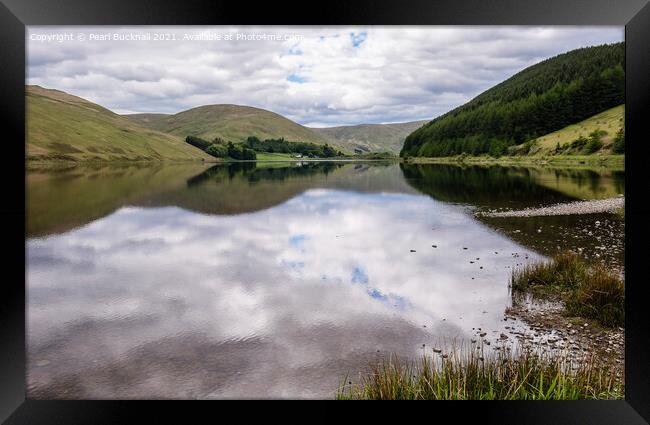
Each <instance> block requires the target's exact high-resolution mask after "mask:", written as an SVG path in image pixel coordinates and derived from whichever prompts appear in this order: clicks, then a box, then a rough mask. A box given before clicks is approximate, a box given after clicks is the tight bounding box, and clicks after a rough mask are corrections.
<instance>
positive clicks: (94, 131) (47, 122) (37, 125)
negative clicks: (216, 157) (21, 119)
mask: <svg viewBox="0 0 650 425" xmlns="http://www.w3.org/2000/svg"><path fill="white" fill-rule="evenodd" d="M26 113H27V115H26V121H27V158H28V159H30V160H69V161H134V160H135V161H150V160H158V161H164V160H202V159H211V158H212V157H210V156H208V155H207V154H205V153H204V152H203V151H201V150H200V149H197V148H195V147H193V146H190V145H188V144H186V143H184V142H183V140H182V139H180V138H179V137H176V136H172V135H169V134H164V133H161V132H158V131H154V130H151V129H149V128H146V127H143V126H141V125H139V124H138V123H136V122H135V121H133V120H129V119H127V118H124V117H123V116H121V115H118V114H115V113H113V112H111V111H110V110H108V109H106V108H104V107H101V106H99V105H97V104H95V103H92V102H89V101H87V100H85V99H82V98H80V97H77V96H73V95H70V94H68V93H65V92H62V91H60V90H52V89H46V88H43V87H40V86H26Z"/></svg>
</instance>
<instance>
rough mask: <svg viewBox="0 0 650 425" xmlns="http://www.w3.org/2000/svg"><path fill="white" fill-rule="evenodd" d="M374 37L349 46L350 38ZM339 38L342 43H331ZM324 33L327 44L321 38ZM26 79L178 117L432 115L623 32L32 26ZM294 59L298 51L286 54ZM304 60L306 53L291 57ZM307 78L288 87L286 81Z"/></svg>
mask: <svg viewBox="0 0 650 425" xmlns="http://www.w3.org/2000/svg"><path fill="white" fill-rule="evenodd" d="M206 30H209V31H212V32H214V33H221V34H224V33H237V32H247V33H273V34H296V33H297V34H300V35H301V36H302V37H303V38H302V39H301V40H289V41H275V40H262V41H180V40H177V41H175V42H154V41H104V42H89V41H87V40H86V41H84V42H81V41H70V42H63V43H58V42H53V43H44V42H38V41H34V40H30V35H31V34H39V33H44V32H48V33H54V32H56V31H59V32H63V31H67V32H73V33H75V34H79V33H83V34H86V35H87V34H90V33H91V32H95V33H96V32H117V33H129V32H135V33H144V32H147V31H150V32H152V33H153V32H156V33H161V32H175V33H177V34H178V35H179V36H181V35H182V34H183V33H189V34H198V33H201V32H203V31H206ZM361 31H366V32H367V34H368V35H367V38H366V39H365V41H364V42H363V43H362V44H361V45H360V46H359V48H356V49H355V48H353V46H352V41H351V38H350V37H348V36H347V34H348V33H350V32H355V33H359V32H361ZM335 34H340V35H341V36H339V37H330V36H333V35H335ZM321 35H324V36H327V37H326V38H325V39H323V40H321V38H320V37H321ZM27 38H28V75H29V80H28V82H29V83H31V84H40V85H43V86H45V87H51V88H57V89H61V90H65V91H68V92H70V93H72V94H75V95H78V96H81V97H84V98H87V99H88V100H91V101H93V102H97V103H100V104H101V105H103V106H106V107H108V108H109V109H112V110H114V111H116V112H118V113H124V112H164V113H175V112H179V111H181V110H185V109H188V108H192V107H196V106H200V105H203V104H215V103H234V104H241V105H249V106H255V107H260V108H264V109H269V110H272V111H274V112H278V113H280V114H283V115H286V116H287V117H289V118H291V119H293V120H296V121H298V122H299V123H301V124H305V125H308V124H312V125H345V124H357V123H381V122H394V121H396V120H400V121H409V120H416V119H423V118H424V119H430V118H433V117H435V116H437V115H439V114H441V113H444V112H446V111H448V110H450V109H452V108H454V107H456V106H458V105H460V104H462V103H463V102H465V101H467V100H469V99H471V98H473V97H474V96H476V95H478V94H479V93H480V92H481V91H483V90H485V89H487V88H489V87H491V86H492V85H494V84H497V83H499V82H500V81H502V80H504V79H506V78H508V77H510V76H512V75H514V74H515V73H517V72H519V71H520V70H522V69H523V68H525V67H526V66H529V65H531V64H533V63H535V62H537V61H539V60H542V59H545V58H548V57H551V56H554V55H556V54H559V53H563V52H566V51H568V50H571V49H574V48H578V47H583V46H589V45H597V44H602V43H609V42H617V41H621V40H623V28H622V27H369V28H362V27H353V28H352V27H351V28H344V27H336V28H320V27H312V28H310V27H294V28H279V27H268V28H262V27H241V28H236V27H232V28H220V27H212V28H207V27H198V28H195V27H191V28H184V27H155V28H149V27H116V28H105V27H101V28H99V29H98V28H78V27H73V28H60V29H53V28H52V27H47V28H45V27H29V29H28V34H27ZM290 52H293V53H294V54H289V53H290ZM295 52H300V54H295ZM292 74H296V75H299V76H300V77H301V78H302V79H303V80H304V81H305V82H304V83H303V84H300V83H291V82H289V81H287V78H288V77H289V75H292Z"/></svg>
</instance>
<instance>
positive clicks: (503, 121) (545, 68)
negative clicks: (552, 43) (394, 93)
mask: <svg viewBox="0 0 650 425" xmlns="http://www.w3.org/2000/svg"><path fill="white" fill-rule="evenodd" d="M624 63H625V46H624V43H616V44H609V45H602V46H596V47H587V48H582V49H577V50H573V51H571V52H568V53H564V54H562V55H559V56H556V57H554V58H551V59H547V60H545V61H542V62H540V63H538V64H536V65H533V66H531V67H528V68H526V69H525V70H523V71H521V72H520V73H518V74H516V75H515V76H513V77H511V78H509V79H507V80H505V81H504V82H502V83H500V84H498V85H496V86H494V87H492V88H491V89H489V90H487V91H485V92H483V93H482V94H481V95H479V96H477V97H476V98H474V99H473V100H471V101H470V102H468V103H466V104H464V105H462V106H460V107H458V108H456V109H454V110H452V111H450V112H448V113H446V114H444V115H442V116H440V117H438V118H436V119H434V120H432V121H430V122H429V123H427V124H425V125H424V126H422V127H420V128H419V129H418V130H416V131H414V132H413V133H411V134H410V135H409V136H407V137H406V139H405V141H404V146H403V148H402V151H401V152H400V156H403V157H406V156H428V157H436V156H453V155H458V154H462V153H466V154H472V155H480V154H485V153H488V154H490V155H493V156H500V155H503V154H505V153H506V152H507V150H508V147H510V146H514V145H519V144H522V143H524V142H527V141H530V140H533V139H535V138H537V137H540V136H543V135H545V134H548V133H551V132H553V131H556V130H559V129H561V128H563V127H565V126H567V125H570V124H574V123H576V122H579V121H582V120H584V119H586V118H589V117H591V116H593V115H595V114H597V113H600V112H602V111H604V110H606V109H609V108H612V107H614V106H618V105H620V104H623V103H625V71H624V68H623V65H624Z"/></svg>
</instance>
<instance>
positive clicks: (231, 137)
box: [125, 105, 347, 150]
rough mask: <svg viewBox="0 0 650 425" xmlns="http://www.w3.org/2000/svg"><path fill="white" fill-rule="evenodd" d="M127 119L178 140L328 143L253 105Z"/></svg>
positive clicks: (228, 106)
mask: <svg viewBox="0 0 650 425" xmlns="http://www.w3.org/2000/svg"><path fill="white" fill-rule="evenodd" d="M125 117H127V118H129V119H131V120H132V121H134V122H138V123H140V124H142V125H146V126H147V127H149V128H151V129H154V130H157V131H161V132H165V133H169V134H173V135H175V136H179V137H186V136H196V137H200V138H202V139H205V140H213V139H214V138H215V137H220V138H222V139H224V140H227V141H232V142H242V141H244V140H245V139H246V138H247V137H248V136H256V137H257V138H259V139H260V140H264V139H273V138H280V137H284V138H285V139H286V140H287V141H290V142H308V143H315V144H318V145H324V144H325V143H329V140H327V139H325V138H324V137H323V136H321V135H319V134H317V133H316V132H314V131H312V130H311V129H309V128H307V127H303V126H302V125H300V124H297V123H295V122H293V121H291V120H290V119H288V118H285V117H283V116H282V115H279V114H276V113H274V112H271V111H267V110H264V109H259V108H253V107H250V106H240V105H206V106H199V107H198V108H192V109H188V110H187V111H183V112H179V113H177V114H174V115H163V114H134V115H126V116H125ZM336 146H337V148H343V147H342V146H338V145H336ZM346 150H347V149H346Z"/></svg>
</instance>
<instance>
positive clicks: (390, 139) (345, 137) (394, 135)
mask: <svg viewBox="0 0 650 425" xmlns="http://www.w3.org/2000/svg"><path fill="white" fill-rule="evenodd" d="M425 123H427V121H411V122H404V123H394V124H360V125H349V126H342V127H327V128H311V130H313V131H314V132H316V133H318V134H320V135H321V136H323V137H324V138H325V139H327V140H329V142H330V144H337V145H340V146H343V147H345V148H347V149H349V150H350V151H354V150H355V149H359V150H361V151H364V152H390V153H393V154H398V153H399V151H400V149H401V148H402V145H403V144H404V139H405V138H406V136H408V135H409V134H410V133H411V132H413V131H415V130H417V129H418V128H419V127H421V126H422V125H424V124H425Z"/></svg>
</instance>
